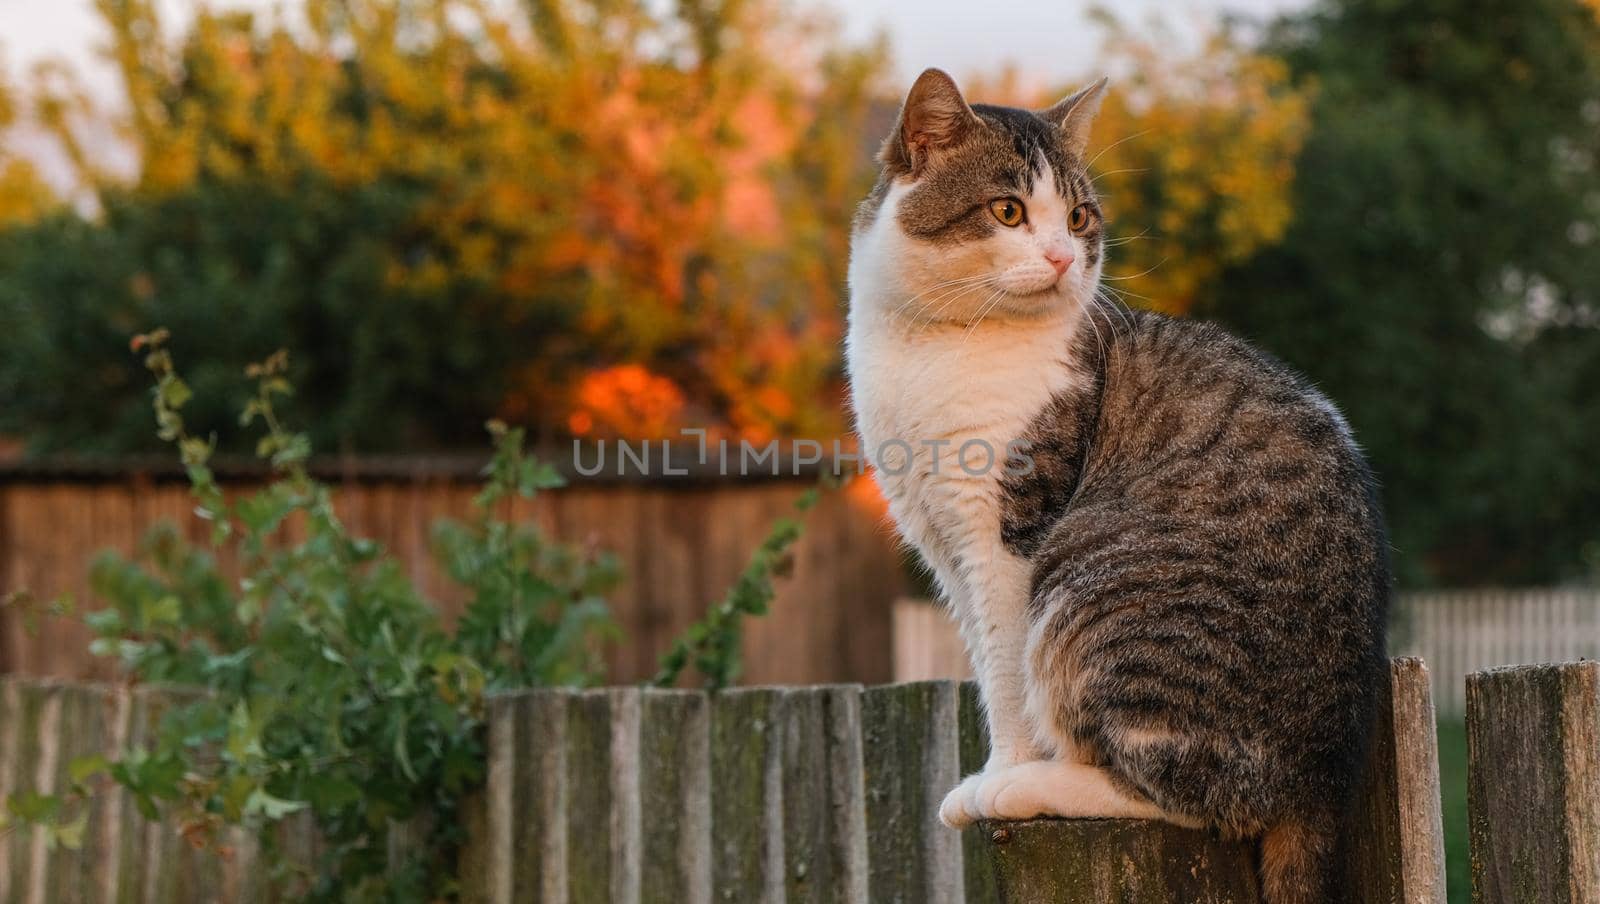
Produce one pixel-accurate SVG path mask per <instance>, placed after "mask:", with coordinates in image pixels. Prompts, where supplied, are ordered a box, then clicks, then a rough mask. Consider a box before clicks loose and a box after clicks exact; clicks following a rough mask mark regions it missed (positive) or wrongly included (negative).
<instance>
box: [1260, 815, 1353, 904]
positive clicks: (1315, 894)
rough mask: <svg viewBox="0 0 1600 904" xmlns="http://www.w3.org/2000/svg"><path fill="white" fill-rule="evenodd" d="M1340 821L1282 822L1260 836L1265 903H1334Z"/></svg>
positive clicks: (1262, 893)
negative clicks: (1337, 828)
mask: <svg viewBox="0 0 1600 904" xmlns="http://www.w3.org/2000/svg"><path fill="white" fill-rule="evenodd" d="M1336 826H1337V822H1336V821H1335V820H1334V819H1332V818H1326V817H1324V818H1320V819H1319V818H1308V819H1302V820H1298V821H1292V822H1283V823H1279V824H1278V825H1276V826H1274V827H1272V828H1271V829H1269V830H1267V832H1266V833H1265V834H1264V835H1262V836H1261V897H1262V900H1263V901H1265V902H1266V904H1334V902H1336V901H1337V900H1338V897H1337V896H1336V895H1335V894H1334V890H1333V878H1334V877H1333V866H1334V855H1335V854H1334V849H1335V843H1336V841H1337V837H1336V834H1337V833H1336Z"/></svg>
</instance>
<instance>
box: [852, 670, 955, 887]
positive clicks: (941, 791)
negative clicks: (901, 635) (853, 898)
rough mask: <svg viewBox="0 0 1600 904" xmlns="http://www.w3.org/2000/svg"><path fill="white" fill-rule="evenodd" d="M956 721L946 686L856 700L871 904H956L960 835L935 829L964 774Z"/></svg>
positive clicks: (886, 690) (891, 688)
mask: <svg viewBox="0 0 1600 904" xmlns="http://www.w3.org/2000/svg"><path fill="white" fill-rule="evenodd" d="M959 719H960V699H959V691H958V688H957V685H956V684H955V683H954V682H951V681H919V682H914V683H910V684H892V685H886V686H883V687H874V688H869V689H868V690H867V691H866V692H865V693H863V694H862V696H861V721H862V727H863V731H864V737H865V742H864V748H863V749H864V763H865V772H866V775H865V779H866V791H867V813H866V820H867V833H868V835H869V837H871V838H872V849H871V850H870V851H869V852H868V855H867V856H868V874H869V886H870V887H869V890H868V896H869V899H870V900H871V901H872V902H874V904H890V902H898V904H923V902H927V904H946V902H948V904H960V900H961V896H962V892H963V889H964V887H965V877H964V875H963V864H962V850H961V836H960V835H958V834H956V833H955V832H952V831H950V830H949V829H947V828H945V827H944V826H943V825H941V824H940V823H939V802H940V801H941V800H943V799H944V795H945V793H946V792H948V791H949V790H950V789H951V788H953V787H955V784H956V782H957V781H958V780H959V779H960V774H961V768H960V767H961V759H960V756H961V751H960V744H959V740H960V739H959V737H958V730H959V726H958V722H959Z"/></svg>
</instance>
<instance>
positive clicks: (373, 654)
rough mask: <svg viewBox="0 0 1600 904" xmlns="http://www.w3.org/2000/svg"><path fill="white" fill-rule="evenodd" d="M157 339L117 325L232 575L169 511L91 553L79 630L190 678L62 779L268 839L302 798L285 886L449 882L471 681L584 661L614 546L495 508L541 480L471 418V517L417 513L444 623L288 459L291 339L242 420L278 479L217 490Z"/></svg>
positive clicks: (534, 678) (163, 673)
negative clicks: (474, 449) (440, 577)
mask: <svg viewBox="0 0 1600 904" xmlns="http://www.w3.org/2000/svg"><path fill="white" fill-rule="evenodd" d="M165 342H166V334H165V333H164V332H157V333H154V334H151V335H148V336H143V337H140V338H139V339H137V340H135V348H136V349H140V350H143V351H145V353H146V356H145V364H146V366H147V367H148V368H149V369H150V371H151V372H152V373H153V374H154V375H155V377H156V388H155V390H154V392H153V393H152V399H153V405H154V410H155V416H156V421H157V425H158V428H159V430H160V432H161V436H162V438H163V439H166V440H167V441H169V442H172V443H174V444H176V445H177V447H178V449H179V451H180V454H181V456H182V458H183V462H184V465H185V466H186V467H187V468H188V473H189V478H190V482H191V484H192V486H193V490H194V496H195V499H196V501H197V512H198V513H199V514H200V516H201V517H203V518H205V519H207V520H209V521H210V522H211V523H212V525H213V537H212V539H213V541H214V544H215V545H216V547H217V548H218V551H219V552H220V553H221V554H222V557H224V558H228V559H231V560H232V561H233V562H235V563H236V564H237V573H238V575H239V577H238V578H237V580H233V579H230V578H229V577H227V576H226V574H225V572H224V571H223V569H222V568H221V567H220V565H219V559H218V556H217V555H214V554H213V553H212V552H209V551H206V550H202V549H196V548H193V547H191V546H189V545H188V544H186V543H184V542H183V541H182V540H180V539H179V537H178V535H177V534H176V532H174V531H173V530H172V529H170V528H167V529H164V530H159V531H156V532H154V533H152V534H151V535H150V536H148V537H147V538H145V540H144V542H143V543H142V545H141V547H140V548H139V550H138V553H137V555H136V556H135V557H134V558H133V559H131V560H129V559H124V558H122V557H121V556H118V555H115V554H110V555H105V556H102V557H101V558H100V559H99V560H98V561H97V562H96V563H95V565H94V568H93V572H92V581H93V588H94V590H95V593H96V594H97V595H99V596H101V597H103V598H104V599H106V600H108V601H109V603H110V605H109V606H108V607H107V608H105V609H103V610H100V611H96V612H94V613H91V614H89V615H88V616H87V617H86V621H87V622H88V624H89V625H90V627H91V628H92V629H93V630H94V632H95V634H96V639H95V641H94V645H95V650H96V651H97V652H99V653H102V654H104V655H106V656H111V657H114V658H116V659H117V660H118V661H119V662H120V663H121V664H122V666H123V667H124V668H125V669H126V670H127V672H128V674H129V675H130V676H131V677H132V678H133V679H134V680H138V681H161V682H170V683H175V684H182V685H189V686H193V687H196V688H199V689H203V692H201V693H199V694H197V696H196V697H195V698H193V699H192V700H191V701H189V702H187V703H181V704H180V705H176V706H175V707H174V708H173V709H172V711H170V712H169V713H168V714H167V716H166V717H165V718H164V720H163V722H162V728H161V732H160V735H159V740H158V741H157V742H156V743H155V744H154V745H153V746H151V747H150V748H149V749H141V750H134V751H131V752H130V753H128V754H127V755H126V756H123V757H122V758H121V759H120V760H118V761H116V762H114V763H106V762H102V761H86V762H84V763H82V764H77V765H75V767H74V770H73V771H74V780H75V782H81V781H83V780H87V779H88V778H89V777H90V776H92V775H94V774H96V773H98V772H100V771H102V770H106V771H109V775H110V777H111V778H112V779H114V780H115V781H116V782H117V783H119V784H120V785H122V786H123V787H124V788H126V789H127V790H128V791H129V792H131V794H132V796H133V799H134V802H135V805H136V806H137V807H138V809H139V811H140V812H141V813H143V814H145V815H146V816H147V817H151V818H154V817H155V816H156V815H158V814H159V813H162V812H167V813H173V814H176V815H177V816H178V817H179V819H180V820H181V825H182V830H183V832H184V834H185V835H186V836H187V837H189V838H190V839H191V840H192V841H194V842H196V843H206V844H216V843H218V840H219V837H220V836H219V834H218V833H219V830H220V829H221V828H222V827H224V826H232V825H243V826H247V827H249V828H251V829H254V830H256V831H257V832H258V833H259V835H260V838H261V840H262V842H263V846H264V848H265V850H266V851H267V852H268V854H269V855H271V854H273V853H274V852H275V850H276V846H275V840H276V838H277V835H276V834H275V832H274V828H275V825H276V824H277V823H279V822H281V821H282V820H284V819H285V818H287V817H289V816H291V815H294V814H298V813H307V814H309V815H310V818H311V819H312V821H313V822H314V823H315V825H316V827H317V828H318V830H319V831H320V833H321V835H322V838H323V839H324V841H325V843H326V848H325V852H324V853H323V854H322V855H321V859H320V860H319V861H318V862H317V863H314V864H304V865H301V867H303V869H299V870H297V869H291V868H290V867H291V866H293V865H289V864H284V865H282V868H281V869H279V870H278V875H279V877H280V879H281V880H282V881H284V882H286V883H288V885H289V888H288V889H287V890H288V891H289V893H290V894H293V895H295V896H297V897H301V898H304V899H307V900H321V901H340V902H343V901H424V900H438V899H444V898H451V897H454V896H455V895H456V894H457V892H458V889H457V888H456V887H455V881H456V880H455V875H456V871H455V855H456V852H457V850H458V848H459V846H460V844H461V841H462V836H461V833H462V828H461V825H462V822H461V820H460V819H459V818H458V817H457V811H458V809H459V808H460V806H461V804H462V800H463V798H464V797H465V796H466V795H467V794H469V793H471V792H472V791H474V790H476V789H479V788H481V786H482V784H483V781H484V763H485V751H484V731H483V728H484V696H485V694H486V693H487V692H489V691H491V690H494V689H497V688H509V687H523V686H531V685H549V684H562V685H581V684H587V683H590V682H593V681H595V680H596V679H598V678H599V677H600V675H601V662H600V659H599V658H598V650H597V646H598V644H599V643H600V642H601V641H603V640H605V639H606V638H608V637H610V636H611V635H612V634H613V631H614V629H613V627H612V623H611V621H610V619H609V616H608V614H607V610H606V606H605V603H604V600H603V596H602V595H603V594H604V593H605V592H606V591H607V590H608V589H609V588H610V587H611V586H612V585H613V583H614V581H615V578H616V569H615V567H614V565H613V564H612V563H611V562H610V561H609V560H608V559H607V558H605V557H597V556H593V555H589V554H586V553H583V552H580V551H578V550H575V549H572V548H569V547H566V546H563V545H561V544H558V543H554V542H551V541H549V540H547V539H546V538H545V537H543V536H542V535H541V534H540V533H539V532H538V531H536V530H533V529H532V528H529V527H527V526H524V525H518V524H513V523H511V522H510V521H509V520H508V519H507V518H505V517H504V515H505V514H507V512H506V509H507V507H508V506H509V505H511V504H512V503H513V502H514V501H515V500H517V499H527V498H530V497H532V496H533V495H534V494H535V493H537V492H538V491H540V490H543V489H548V488H551V487H554V486H557V485H559V484H560V480H559V479H558V478H557V477H556V475H555V474H554V472H553V471H551V470H550V469H549V468H548V467H547V466H545V465H543V464H541V463H539V462H537V461H535V460H534V459H532V458H530V457H528V456H527V455H525V454H524V452H523V448H522V444H523V436H522V432H521V431H520V430H513V429H508V428H507V427H506V426H505V425H503V424H499V423H491V425H490V431H491V433H492V434H493V436H494V439H495V451H494V458H493V461H492V463H491V465H490V466H489V468H488V469H487V472H486V483H485V486H484V490H483V492H482V493H481V494H479V496H478V497H477V500H476V509H477V511H476V515H475V517H474V518H473V519H472V520H470V521H468V522H466V523H459V524H458V523H448V524H443V525H441V526H440V527H439V529H438V532H437V548H438V551H439V555H440V558H441V560H442V562H443V564H444V566H445V570H446V572H447V573H448V574H449V575H450V577H451V578H453V579H454V580H455V581H456V582H457V583H458V584H460V585H461V587H462V588H463V589H464V591H465V595H466V598H467V603H466V607H465V610H464V612H463V614H462V616H461V618H460V619H459V621H458V622H457V624H456V626H455V628H454V629H453V630H451V629H449V628H447V627H446V626H445V625H444V624H443V622H442V620H441V618H440V616H439V615H438V609H437V607H436V606H435V605H433V603H432V602H430V601H429V600H426V599H424V598H423V597H422V596H421V595H420V594H419V593H418V591H417V590H416V588H415V587H414V586H413V584H412V583H411V581H410V580H409V579H408V578H407V576H406V573H405V571H404V570H403V569H402V567H401V566H400V564H399V563H398V562H396V561H395V560H394V559H392V558H390V557H388V556H386V555H385V553H384V551H383V550H382V549H381V548H380V547H379V546H378V545H377V544H375V543H373V542H372V541H370V540H365V539H360V538H357V537H352V536H350V535H349V533H348V532H347V531H346V530H345V529H344V527H343V526H342V525H341V524H340V522H339V520H338V518H337V516H336V515H335V513H334V509H333V504H332V494H331V492H330V490H329V488H328V487H326V486H323V485H321V484H319V483H317V482H316V481H314V480H313V479H311V478H310V477H309V476H308V474H307V473H306V470H305V460H306V457H307V456H308V455H309V453H310V448H311V446H310V443H309V442H308V441H307V439H306V438H305V437H304V436H302V435H299V434H296V433H292V432H289V431H288V430H286V429H285V428H284V426H283V425H282V423H281V422H280V420H279V417H278V403H279V401H280V400H281V399H283V398H285V397H287V396H288V395H289V394H290V384H289V382H288V380H287V379H286V378H285V374H286V373H287V371H288V369H289V364H288V357H287V355H285V354H283V353H281V352H280V353H279V354H277V355H274V356H272V357H271V358H269V359H267V360H266V361H265V362H263V363H261V364H258V365H253V366H252V367H251V369H250V371H249V376H250V377H251V378H252V379H253V381H254V385H255V393H254V395H253V397H252V398H251V399H250V400H249V401H248V402H247V403H246V405H245V409H244V415H243V418H242V421H243V423H244V424H246V425H250V424H257V425H260V426H261V427H262V429H263V433H262V436H261V439H260V442H259V443H258V445H257V453H258V454H259V455H260V456H261V457H262V458H264V459H267V460H268V461H270V462H271V465H272V469H273V472H274V474H275V479H274V480H273V481H272V482H271V483H270V484H269V485H268V486H266V487H265V488H263V489H261V490H259V491H257V492H255V493H253V494H250V495H248V496H245V497H243V498H238V499H229V498H227V497H226V496H225V495H224V494H223V492H222V490H221V489H220V488H219V487H218V486H217V484H216V482H215V480H214V479H213V477H212V474H211V471H210V469H209V468H208V466H207V463H206V462H207V459H208V457H209V456H210V455H211V452H212V448H213V446H214V442H213V441H212V440H210V439H201V438H199V437H196V436H194V435H193V434H192V433H191V432H190V431H189V430H188V428H187V427H186V425H185V422H184V418H183V415H182V414H181V411H182V409H183V408H184V406H185V405H186V404H187V403H188V402H189V401H190V398H191V392H190V390H189V388H188V385H187V384H186V383H185V382H184V381H183V380H182V379H181V378H180V377H179V376H178V375H177V373H176V371H175V370H174V368H173V364H172V358H171V356H170V354H169V352H168V350H167V348H166V346H165ZM80 774H81V776H82V778H81V779H80V778H79V776H80ZM11 812H12V815H13V817H14V818H17V819H20V820H22V821H27V822H32V823H38V824H41V825H45V826H47V827H49V829H50V831H51V832H52V833H53V834H52V835H51V837H52V838H53V839H58V840H60V841H61V843H71V842H73V841H74V840H75V839H74V837H73V834H74V832H79V833H81V825H80V823H79V822H75V821H73V818H72V817H73V815H74V814H75V813H76V814H81V808H80V807H77V806H76V805H75V801H74V799H72V798H71V797H69V796H58V797H51V798H45V797H39V796H27V795H23V796H21V797H18V798H16V799H14V800H13V801H12V802H11ZM76 819H77V820H80V821H81V815H77V816H76ZM413 821H419V822H420V824H421V825H422V826H424V827H425V829H426V833H427V838H426V840H425V842H424V843H423V844H421V845H420V846H419V847H418V848H417V849H416V850H415V851H412V852H410V854H409V855H408V856H407V857H406V858H405V859H404V861H403V862H398V863H391V862H390V859H389V851H388V841H389V837H390V835H391V833H393V832H394V831H395V830H396V827H397V826H398V825H400V824H403V823H408V822H413ZM75 826H76V828H74V827H75Z"/></svg>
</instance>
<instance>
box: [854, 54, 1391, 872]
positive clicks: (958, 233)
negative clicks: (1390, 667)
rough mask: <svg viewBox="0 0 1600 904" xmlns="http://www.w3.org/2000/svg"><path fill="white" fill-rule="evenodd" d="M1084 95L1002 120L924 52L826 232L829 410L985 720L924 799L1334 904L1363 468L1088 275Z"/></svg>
mask: <svg viewBox="0 0 1600 904" xmlns="http://www.w3.org/2000/svg"><path fill="white" fill-rule="evenodd" d="M1104 90H1105V81H1104V80H1101V81H1100V82H1098V83H1096V84H1094V85H1091V86H1090V87H1088V88H1085V89H1084V90H1082V91H1079V92H1078V93H1076V94H1074V95H1072V96H1071V97H1068V98H1066V99H1065V100H1063V101H1061V102H1060V103H1058V104H1056V105H1055V106H1054V107H1051V108H1050V109H1048V110H1044V111H1040V112H1031V111H1026V110H1019V109H1012V108H1007V107H997V106H987V105H983V104H978V105H968V104H967V102H966V101H965V100H964V99H963V97H962V95H961V92H960V90H959V89H958V88H957V87H956V85H955V83H954V82H953V81H952V80H951V79H950V77H949V76H947V75H945V74H944V73H943V72H940V71H938V70H933V69H930V70H928V71H927V72H924V73H923V74H922V76H921V77H920V78H918V79H917V82H916V84H915V85H914V86H913V87H912V89H911V92H910V94H909V96H908V97H907V99H906V101H905V105H904V106H903V108H902V109H901V112H900V117H899V122H898V123H897V125H896V126H895V129H894V131H893V133H892V134H890V135H889V137H888V139H887V140H886V141H885V142H884V145H883V149H882V151H881V153H880V155H879V160H880V162H881V164H882V174H881V177H880V178H879V180H878V183H877V186H876V187H875V188H874V189H873V190H872V193H871V194H870V196H869V197H868V198H867V199H866V201H865V202H864V203H863V204H862V205H861V209H860V212H859V213H858V215H857V219H856V223H855V227H854V230H853V237H852V249H851V260H850V325H849V334H848V339H847V358H848V366H849V374H850V382H851V388H852V404H853V405H854V409H855V416H856V421H857V429H858V431H859V433H860V435H861V438H862V441H863V445H864V448H865V450H866V454H867V456H868V458H869V460H871V461H872V462H873V464H874V465H875V466H876V468H877V475H878V480H879V482H880V484H881V486H882V488H883V490H884V492H885V494H886V495H887V497H888V499H889V505H890V512H891V514H892V515H893V517H894V520H895V522H896V524H897V526H898V527H899V530H900V531H901V533H902V534H903V535H904V536H905V537H906V538H907V539H908V540H909V541H910V542H911V543H912V544H914V545H915V546H916V548H917V549H918V550H919V551H920V552H921V554H922V556H923V558H924V559H925V560H926V561H927V562H928V563H929V565H930V566H931V568H932V570H933V572H934V575H935V577H936V579H937V581H938V584H939V587H940V590H941V592H942V595H943V596H944V597H945V598H946V599H947V600H948V601H949V603H950V605H951V606H952V608H953V609H954V613H955V616H956V618H957V620H958V621H959V623H960V628H961V634H962V637H963V639H964V640H965V642H966V646H967V650H968V652H969V654H970V656H971V658H972V663H973V668H974V671H975V672H976V673H977V676H978V680H979V685H980V687H981V689H982V696H983V702H984V706H985V711H986V713H987V719H988V728H989V736H990V739H991V750H992V753H991V756H990V758H989V760H988V763H987V764H986V765H985V766H984V768H983V771H982V772H980V773H978V774H976V775H972V776H969V777H968V778H966V779H965V780H964V781H963V782H961V784H960V785H959V786H957V787H956V788H955V789H954V790H952V791H951V792H950V793H949V795H948V796H947V797H946V798H945V800H944V803H943V806H942V808H941V811H940V817H941V818H942V819H943V821H944V822H945V823H946V824H947V825H950V826H953V827H961V826H965V825H968V824H970V823H972V822H973V821H974V820H978V819H1022V818H1027V817H1032V816H1037V815H1056V816H1073V817H1091V816H1092V817H1133V818H1149V819H1162V820H1167V821H1170V822H1173V823H1178V824H1180V825H1185V826H1193V827H1204V828H1208V829H1212V830H1216V831H1220V832H1221V833H1223V834H1224V835H1226V836H1230V837H1256V836H1259V837H1260V839H1261V852H1262V856H1261V871H1262V883H1263V892H1264V895H1265V897H1266V900H1267V901H1268V902H1270V904H1302V902H1322V901H1329V900H1339V899H1340V896H1341V895H1340V890H1339V889H1338V888H1337V887H1336V885H1337V882H1336V879H1335V869H1334V866H1335V864H1334V862H1333V861H1334V845H1335V839H1336V836H1337V834H1338V826H1339V824H1340V820H1341V818H1342V814H1343V812H1344V811H1345V810H1346V809H1347V807H1348V806H1349V805H1350V803H1351V801H1352V798H1353V793H1354V791H1355V789H1356V785H1357V782H1358V781H1359V779H1360V766H1361V763H1362V762H1363V759H1364V751H1365V747H1366V744H1367V738H1368V735H1369V733H1370V724H1371V721H1372V716H1373V712H1374V707H1375V705H1376V699H1377V693H1378V690H1379V688H1380V687H1381V684H1380V682H1383V681H1386V680H1387V669H1386V660H1385V654H1384V624H1385V616H1386V610H1387V607H1388V599H1389V584H1390V578H1389V565H1388V552H1387V550H1388V544H1387V540H1386V536H1385V531H1384V525H1383V515H1382V512H1381V511H1380V509H1379V505H1378V502H1377V499H1376V496H1375V491H1374V484H1373V478H1372V476H1371V474H1370V472H1369V471H1368V469H1367V466H1366V464H1365V462H1364V461H1363V459H1362V455H1361V452H1360V450H1359V449H1358V447H1357V446H1356V443H1355V441H1354V439H1353V438H1352V436H1351V433H1350V429H1349V427H1348V425H1347V424H1346V423H1345V420H1344V419H1343V417H1341V416H1340V414H1339V412H1338V410H1337V409H1335V408H1334V406H1333V405H1332V404H1331V403H1330V402H1329V401H1328V400H1327V399H1326V398H1324V397H1323V396H1322V395H1321V394H1319V393H1318V392H1317V390H1316V389H1315V388H1313V387H1312V386H1311V385H1310V384H1309V383H1308V382H1307V381H1306V380H1304V379H1303V378H1301V377H1299V376H1298V375H1296V374H1295V373H1293V372H1292V371H1290V370H1289V369H1288V368H1286V367H1285V366H1284V365H1282V364H1280V363H1279V362H1277V361H1275V360H1273V359H1272V358H1270V357H1269V356H1267V355H1265V354H1263V353H1262V352H1259V351H1257V350H1255V349H1254V348H1252V347H1250V346H1249V345H1248V344H1246V343H1245V342H1243V341H1241V340H1239V339H1237V338H1235V337H1233V336H1231V335H1229V334H1228V333H1226V332H1224V331H1222V330H1220V329H1218V328H1216V327H1214V326H1210V325H1207V324H1205V323H1201V322H1196V321H1190V320H1176V319H1171V318H1168V317H1163V316H1159V315H1157V314H1153V313H1149V312H1145V311H1139V310H1133V309H1130V308H1127V307H1124V306H1122V305H1120V304H1119V303H1117V302H1115V301H1113V300H1112V299H1110V298H1109V297H1108V296H1107V294H1106V290H1105V289H1104V288H1103V287H1102V286H1101V283H1100V273H1101V268H1102V266H1103V265H1104V262H1105V216H1104V213H1103V211H1102V208H1101V202H1100V200H1099V198H1098V197H1097V196H1096V194H1095V189H1094V183H1093V181H1092V180H1091V179H1090V177H1089V174H1088V171H1087V170H1088V163H1087V162H1086V160H1085V159H1084V152H1085V147H1086V145H1087V141H1088V135H1089V126H1090V122H1091V120H1092V119H1093V117H1094V114H1095V112H1096V111H1097V109H1098V108H1099V105H1100V99H1101V96H1102V94H1103V92H1104Z"/></svg>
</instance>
